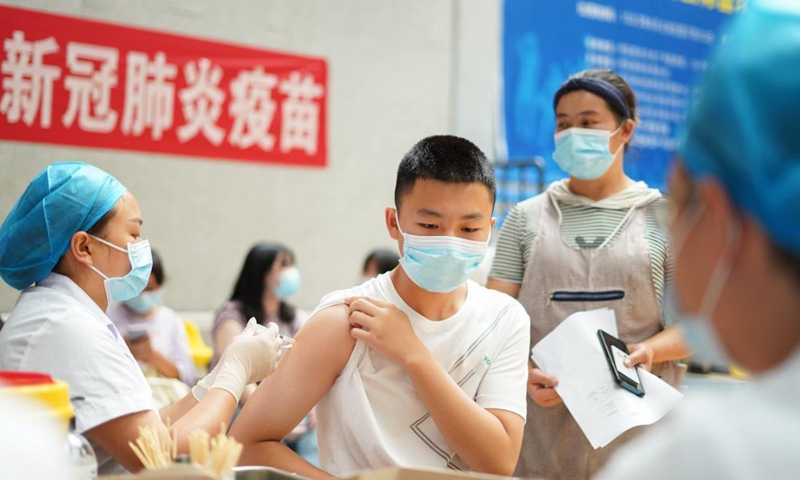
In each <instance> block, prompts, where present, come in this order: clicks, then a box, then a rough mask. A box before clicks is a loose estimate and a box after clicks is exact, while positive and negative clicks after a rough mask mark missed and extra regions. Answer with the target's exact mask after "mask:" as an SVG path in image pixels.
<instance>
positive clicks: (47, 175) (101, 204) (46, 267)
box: [0, 162, 125, 290]
mask: <svg viewBox="0 0 800 480" xmlns="http://www.w3.org/2000/svg"><path fill="white" fill-rule="evenodd" d="M123 193H125V187H124V186H123V185H122V184H121V183H119V182H118V181H117V179H115V178H114V177H112V176H111V175H109V174H107V173H106V172H104V171H102V170H100V169H99V168H97V167H93V166H91V165H87V164H85V163H79V162H67V163H54V164H53V165H50V166H49V167H47V168H45V169H44V170H43V171H42V172H41V173H39V174H38V175H36V177H35V178H34V179H33V180H32V181H31V183H30V185H28V188H27V189H25V192H24V193H23V194H22V197H20V199H19V200H17V203H15V204H14V206H13V207H12V208H11V212H9V214H8V216H7V217H6V219H5V221H4V222H3V225H2V226H0V276H2V277H3V280H5V281H6V283H8V284H9V285H11V286H12V287H14V288H16V289H17V290H21V289H23V288H25V287H27V286H29V285H31V284H32V283H35V282H38V281H40V280H43V279H44V278H45V277H47V275H49V274H50V272H51V271H52V270H53V268H54V267H55V266H56V264H57V263H58V260H59V259H60V258H61V256H62V255H64V253H66V251H67V250H68V249H69V243H70V241H71V239H72V236H73V235H74V234H75V233H77V232H80V231H86V230H88V229H90V228H91V227H92V225H94V224H95V223H97V221H98V220H100V218H101V217H102V216H103V215H105V214H106V213H107V212H108V211H109V210H111V209H112V208H113V207H114V205H115V204H116V203H117V200H119V198H120V197H121V196H122V194H123Z"/></svg>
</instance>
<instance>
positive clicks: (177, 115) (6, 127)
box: [0, 6, 327, 167]
mask: <svg viewBox="0 0 800 480" xmlns="http://www.w3.org/2000/svg"><path fill="white" fill-rule="evenodd" d="M0 39H2V42H3V51H2V53H1V54H0V55H1V56H0V78H2V96H1V97H0V139H6V140H17V141H25V142H40V143H55V144H61V145H76V146H81V147H97V148H111V149H122V150H136V151H144V152H158V153H166V154H176V155H189V156H199V157H211V158H223V159H234V160H243V161H249V162H266V163H280V164H286V165H307V166H317V167H322V166H325V165H326V163H327V151H326V140H327V139H326V133H327V130H326V96H327V64H326V62H325V60H324V59H321V58H313V57H306V56H297V55H288V54H284V53H277V52H272V51H269V50H261V49H255V48H247V47H242V46H238V45H230V44H225V43H218V42H211V41H206V40H200V39H197V38H190V37H185V36H178V35H170V34H166V33H160V32H154V31H149V30H144V29H139V28H130V27H126V26H121V25H115V24H111V23H105V22H97V21H91V20H85V19H79V18H74V17H67V16H62V15H53V14H49V13H41V12H36V11H31V10H26V9H20V8H12V7H7V6H0Z"/></svg>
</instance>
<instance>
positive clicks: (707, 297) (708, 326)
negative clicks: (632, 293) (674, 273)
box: [664, 205, 740, 366]
mask: <svg viewBox="0 0 800 480" xmlns="http://www.w3.org/2000/svg"><path fill="white" fill-rule="evenodd" d="M704 210H705V206H704V205H700V206H696V207H694V211H692V212H690V214H691V215H692V217H691V218H690V219H689V220H688V224H687V225H686V227H684V228H683V229H682V230H680V231H679V232H675V228H674V227H673V235H672V251H673V258H674V259H675V262H676V263H677V259H678V257H679V255H680V253H681V250H682V249H683V245H684V243H686V239H687V238H688V237H689V234H691V232H692V230H694V229H695V227H696V226H697V224H698V223H699V222H700V218H701V217H702V216H703V211H704ZM739 228H740V226H739V224H738V223H737V224H734V225H731V226H730V227H729V229H728V244H729V247H728V248H737V246H738V242H739V235H740V231H739ZM731 267H732V265H731V261H730V256H729V255H725V256H724V257H723V258H722V259H720V260H719V262H718V263H717V265H716V266H715V267H714V271H713V273H712V274H711V278H710V279H709V281H708V285H707V286H706V288H705V290H704V291H703V296H702V299H701V301H700V308H699V309H698V310H697V313H688V312H686V310H684V308H683V306H681V304H680V301H679V300H678V298H677V294H676V292H675V287H674V286H670V287H669V288H668V289H667V292H666V294H665V298H664V316H665V317H666V318H669V319H671V320H672V321H673V322H674V323H675V324H676V325H677V326H678V328H680V329H681V330H682V332H683V337H684V341H685V342H686V345H687V346H689V347H690V348H691V349H692V350H694V352H695V353H694V354H693V358H695V359H696V360H697V361H698V362H699V363H701V364H707V365H711V366H728V365H729V363H730V356H729V354H728V352H727V351H726V349H725V346H724V345H723V344H722V342H721V341H720V339H719V336H718V334H717V332H716V331H715V330H714V326H713V322H712V317H713V315H714V311H715V310H716V307H717V304H718V303H719V299H720V296H721V295H722V291H723V289H724V288H725V284H726V283H727V282H728V278H729V277H730V272H731Z"/></svg>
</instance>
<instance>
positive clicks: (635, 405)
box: [531, 309, 683, 449]
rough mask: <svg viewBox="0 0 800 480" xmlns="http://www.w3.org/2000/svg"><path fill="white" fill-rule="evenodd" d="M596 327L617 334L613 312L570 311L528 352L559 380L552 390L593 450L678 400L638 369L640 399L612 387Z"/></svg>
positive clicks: (649, 420)
mask: <svg viewBox="0 0 800 480" xmlns="http://www.w3.org/2000/svg"><path fill="white" fill-rule="evenodd" d="M599 329H602V330H605V331H606V332H608V333H609V334H611V335H613V336H615V337H616V336H617V321H616V318H615V316H614V311H613V310H609V309H601V310H592V311H589V312H578V313H575V314H573V315H570V316H569V317H567V319H566V320H564V321H563V322H561V324H560V325H559V326H558V327H556V329H555V330H553V331H552V332H550V334H549V335H547V336H546V337H545V338H543V339H542V340H541V341H540V342H539V343H537V344H536V345H535V346H534V347H533V349H532V350H531V358H532V359H533V361H534V363H535V364H536V365H537V366H538V367H539V368H540V369H541V370H542V371H543V372H545V373H547V374H548V375H552V376H554V377H556V378H557V379H558V386H557V387H556V392H558V394H559V395H561V398H562V399H563V400H564V405H566V407H567V409H569V411H570V413H571V414H572V416H573V417H574V418H575V421H576V422H578V425H579V426H580V427H581V429H582V430H583V433H584V434H586V438H588V439H589V442H590V443H591V444H592V446H593V447H594V448H595V449H597V448H600V447H604V446H606V445H608V444H609V443H610V442H611V441H612V440H614V439H615V438H617V437H618V436H619V435H621V434H622V433H624V432H625V431H627V430H629V429H631V428H633V427H636V426H639V425H649V424H651V423H654V422H656V421H658V420H659V419H660V418H661V417H663V416H664V415H666V414H667V412H669V411H670V410H672V408H674V407H675V406H676V405H677V404H678V403H679V402H680V401H681V399H682V398H683V394H681V393H680V392H678V391H677V390H675V389H674V388H672V387H671V386H670V385H669V384H667V383H666V382H664V381H662V380H661V379H660V378H658V377H656V376H655V375H653V374H651V373H649V372H647V371H646V370H645V369H643V368H637V370H638V372H639V378H640V380H641V382H642V386H643V387H644V391H645V395H644V397H637V396H636V395H634V394H632V393H630V392H628V391H627V390H624V389H623V388H622V387H620V386H619V385H617V383H616V382H615V380H614V376H613V373H612V372H611V369H610V368H609V366H608V361H607V360H606V357H605V354H604V353H603V349H602V346H601V345H600V340H599V339H598V337H597V330H599Z"/></svg>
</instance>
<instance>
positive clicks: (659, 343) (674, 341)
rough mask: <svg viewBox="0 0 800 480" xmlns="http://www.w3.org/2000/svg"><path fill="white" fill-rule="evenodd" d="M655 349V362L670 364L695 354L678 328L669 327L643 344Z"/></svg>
mask: <svg viewBox="0 0 800 480" xmlns="http://www.w3.org/2000/svg"><path fill="white" fill-rule="evenodd" d="M642 343H644V344H646V345H648V346H649V347H651V348H652V349H653V362H654V363H659V362H668V361H672V360H680V359H683V358H686V357H688V356H690V355H691V354H692V353H693V352H692V350H691V349H689V347H688V346H687V345H686V343H685V342H684V340H683V335H682V334H681V331H680V329H679V328H677V327H669V328H665V329H664V330H662V331H660V332H658V333H657V334H655V335H653V336H652V337H650V338H648V339H647V340H645V341H644V342H642Z"/></svg>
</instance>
